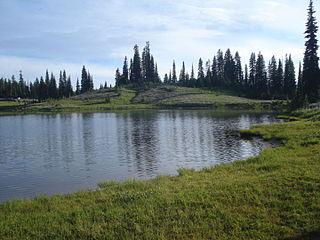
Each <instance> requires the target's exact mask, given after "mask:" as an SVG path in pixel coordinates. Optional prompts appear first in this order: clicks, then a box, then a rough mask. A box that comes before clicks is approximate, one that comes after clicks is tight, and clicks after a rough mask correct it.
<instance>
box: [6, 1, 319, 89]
mask: <svg viewBox="0 0 320 240" xmlns="http://www.w3.org/2000/svg"><path fill="white" fill-rule="evenodd" d="M308 2H309V1H308V0H249V1H247V0H223V1H222V0H183V1H182V0H175V1H172V0H67V1H66V0H0V10H1V21H0V30H1V31H0V76H1V77H10V76H11V75H13V74H15V75H18V73H19V71H20V70H22V71H23V74H24V77H25V79H26V80H27V81H34V79H35V78H36V77H39V76H41V75H44V73H45V71H46V69H48V70H49V71H50V72H54V73H55V74H56V75H58V73H59V70H60V69H65V70H66V71H67V73H68V74H70V75H71V77H72V80H73V84H74V83H75V81H76V78H77V77H79V78H80V73H81V68H82V66H83V65H86V67H87V69H88V70H89V71H90V73H91V74H92V75H93V77H94V83H95V86H96V87H97V86H98V85H99V84H100V83H104V82H105V81H107V82H108V84H114V75H115V70H116V68H117V67H119V68H122V64H123V59H124V57H125V56H128V57H129V58H131V57H132V55H133V46H134V45H135V44H138V45H139V46H140V50H142V48H143V46H144V45H145V43H146V42H147V41H150V44H151V51H152V53H153V55H154V57H155V60H156V61H157V63H158V67H159V73H160V75H161V77H163V75H164V74H165V73H166V72H169V70H170V68H171V66H172V61H173V59H175V61H176V64H177V68H178V70H179V69H180V68H181V65H182V61H185V63H186V67H187V69H189V71H190V68H191V65H192V63H193V64H194V65H195V66H196V65H197V63H198V60H199V58H200V57H201V58H203V59H205V60H207V59H212V58H213V56H214V54H215V53H216V52H217V50H218V49H222V50H223V51H225V50H226V49H228V48H230V49H231V51H232V52H233V53H235V51H239V53H240V56H241V57H242V61H243V64H244V63H247V61H248V59H249V56H250V53H251V52H253V51H254V52H259V51H261V52H262V54H263V55H264V56H265V58H266V61H269V59H270V58H271V57H272V55H275V56H276V57H277V58H282V59H283V58H285V55H286V54H287V53H288V54H289V53H290V54H292V57H293V59H294V61H295V63H296V64H298V62H299V61H300V60H302V59H303V52H304V30H305V22H306V19H307V10H306V9H307V6H308ZM315 5H316V10H318V9H319V12H320V2H318V1H315ZM319 12H317V15H316V17H318V19H319V18H320V15H319Z"/></svg>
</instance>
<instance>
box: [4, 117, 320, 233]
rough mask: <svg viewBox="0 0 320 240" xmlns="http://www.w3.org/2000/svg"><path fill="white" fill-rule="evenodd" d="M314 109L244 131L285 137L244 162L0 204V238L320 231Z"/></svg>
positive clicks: (266, 137) (318, 139)
mask: <svg viewBox="0 0 320 240" xmlns="http://www.w3.org/2000/svg"><path fill="white" fill-rule="evenodd" d="M315 115H316V116H319V113H316V112H315V113H312V114H311V113H309V112H305V113H304V112H302V113H301V114H297V116H296V117H299V119H300V120H298V121H294V122H283V123H276V124H272V125H263V126H262V125H260V126H254V127H252V128H251V129H250V130H244V131H241V132H245V134H246V135H247V136H249V135H253V136H261V137H262V138H263V139H264V140H272V139H277V140H280V141H281V143H282V144H281V146H279V147H276V148H268V149H265V150H263V151H262V152H261V153H260V154H259V155H258V156H257V157H252V158H249V159H247V160H244V161H236V162H233V163H230V164H221V165H218V166H215V167H211V168H205V169H203V170H201V171H193V170H185V169H182V170H179V176H176V177H170V176H160V177H157V178H155V179H152V180H146V181H138V180H128V181H125V182H123V183H118V182H112V181H108V182H105V183H101V184H99V188H100V189H99V190H98V191H82V192H77V193H73V194H68V195H57V196H53V197H39V198H36V199H34V200H20V201H19V200H18V201H11V202H6V203H1V204H0V212H1V214H0V238H2V239H19V237H20V238H21V236H23V237H26V238H42V239H52V238H56V239H57V238H58V239H59V238H64V239H88V238H95V239H104V238H108V239H119V238H129V239H132V238H133V236H134V238H140V239H157V238H162V239H172V238H176V237H179V238H189V239H190V238H191V239H203V238H215V239H239V238H241V239H258V238H260V239H300V238H303V237H304V236H315V237H318V236H320V229H319V226H320V218H319V217H318V216H319V215H320V205H319V203H320V185H319V182H320V176H319V170H320V155H319V149H320V132H319V127H320V121H319V120H314V119H315V118H314V116H315ZM307 116H312V117H311V118H309V117H307ZM257 221H258V222H259V224H257ZM315 239H316V238H315Z"/></svg>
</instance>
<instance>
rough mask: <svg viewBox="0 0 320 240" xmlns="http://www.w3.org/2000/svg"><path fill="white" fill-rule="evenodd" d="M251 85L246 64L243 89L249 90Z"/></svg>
mask: <svg viewBox="0 0 320 240" xmlns="http://www.w3.org/2000/svg"><path fill="white" fill-rule="evenodd" d="M248 84H249V75H248V65H247V64H246V65H245V66H244V83H243V87H244V89H247V88H248V86H249V85H248Z"/></svg>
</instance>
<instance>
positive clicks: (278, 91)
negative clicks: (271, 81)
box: [274, 59, 284, 98]
mask: <svg viewBox="0 0 320 240" xmlns="http://www.w3.org/2000/svg"><path fill="white" fill-rule="evenodd" d="M283 84H284V70H283V64H282V61H281V59H279V63H278V70H277V81H276V88H275V92H274V95H275V96H276V98H281V97H282V96H283Z"/></svg>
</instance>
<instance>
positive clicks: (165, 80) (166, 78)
mask: <svg viewBox="0 0 320 240" xmlns="http://www.w3.org/2000/svg"><path fill="white" fill-rule="evenodd" d="M163 82H164V84H169V77H168V74H167V73H166V74H165V75H164V78H163Z"/></svg>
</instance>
